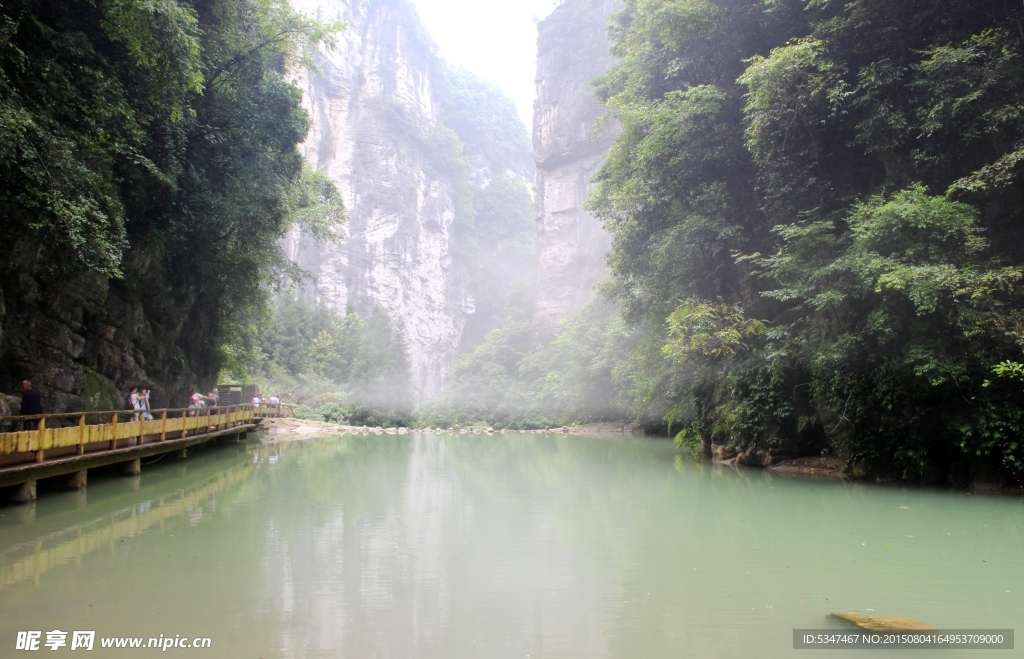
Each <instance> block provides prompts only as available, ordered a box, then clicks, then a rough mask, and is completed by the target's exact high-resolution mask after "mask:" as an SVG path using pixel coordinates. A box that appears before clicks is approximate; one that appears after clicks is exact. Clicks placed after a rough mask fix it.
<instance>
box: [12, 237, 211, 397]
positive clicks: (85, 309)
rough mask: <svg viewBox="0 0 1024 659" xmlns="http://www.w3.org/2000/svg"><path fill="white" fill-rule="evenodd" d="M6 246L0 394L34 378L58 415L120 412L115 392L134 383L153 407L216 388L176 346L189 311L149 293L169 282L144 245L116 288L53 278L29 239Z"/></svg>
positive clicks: (94, 280) (97, 280) (85, 277)
mask: <svg viewBox="0 0 1024 659" xmlns="http://www.w3.org/2000/svg"><path fill="white" fill-rule="evenodd" d="M8 248H9V249H8V251H7V253H6V255H5V259H4V260H3V261H2V262H0V391H3V392H9V393H15V392H17V391H18V390H19V383H20V381H21V380H22V379H29V380H32V382H33V384H35V386H36V388H37V389H39V391H40V393H42V394H43V409H44V411H46V412H48V413H60V412H65V411H69V410H70V411H75V410H81V409H87V410H109V409H111V408H114V409H119V408H121V407H123V404H124V401H123V398H122V394H121V393H119V391H120V392H124V391H126V390H127V387H128V386H130V385H134V384H140V385H148V386H150V387H152V388H153V389H154V391H153V404H154V406H155V407H162V406H167V405H172V404H183V403H184V400H185V398H186V395H185V394H186V391H187V387H188V385H189V384H192V383H194V382H196V381H197V380H198V381H200V382H202V383H204V384H205V383H209V382H212V377H213V375H215V374H214V373H211V372H201V373H195V372H193V371H192V370H191V369H190V368H189V367H188V366H187V364H189V363H195V361H194V360H190V359H188V358H187V356H186V355H185V354H184V353H183V352H182V350H181V348H179V347H178V345H177V344H178V342H179V340H181V339H182V337H183V333H184V330H185V326H186V319H187V316H188V314H187V311H188V307H187V306H186V305H181V306H180V307H179V306H175V305H173V304H167V303H165V302H163V301H161V299H159V297H158V296H153V295H147V294H145V291H147V290H149V291H152V290H161V285H162V284H161V282H162V281H163V276H162V274H161V272H160V267H159V266H158V265H156V263H157V261H158V260H157V259H155V258H154V256H153V254H151V253H150V252H149V251H148V250H147V249H146V248H145V247H142V246H139V247H133V249H132V250H130V251H129V252H128V253H127V254H126V259H125V264H124V266H125V274H126V276H125V278H124V279H123V280H115V281H108V280H107V279H106V278H104V277H101V276H99V275H96V274H93V273H83V274H79V275H77V276H73V277H70V278H55V277H53V276H52V275H51V274H50V273H49V271H48V268H47V265H46V263H45V261H44V260H43V259H41V258H40V256H39V254H38V253H37V251H36V249H34V247H33V246H32V245H31V244H29V242H28V241H18V242H16V243H15V244H13V245H8ZM10 411H13V412H14V413H17V409H16V408H15V409H13V410H10ZM2 413H3V411H2V410H0V415H2Z"/></svg>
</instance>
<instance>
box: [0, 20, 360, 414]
mask: <svg viewBox="0 0 1024 659" xmlns="http://www.w3.org/2000/svg"><path fill="white" fill-rule="evenodd" d="M336 27H337V26H328V25H323V24H321V23H318V22H315V21H312V20H309V19H307V18H305V17H303V16H301V15H300V14H297V13H295V12H294V11H292V9H291V8H290V7H289V5H288V3H287V2H285V1H284V0H154V1H152V2H133V1H130V0H103V1H101V2H74V1H70V0H67V1H65V0H54V1H51V0H47V1H45V2H43V1H40V0H14V1H12V2H5V3H3V5H2V7H0V173H2V175H0V235H2V236H3V239H2V241H3V243H4V245H5V251H6V255H7V258H8V262H7V263H6V264H5V267H4V273H3V290H4V293H5V297H4V299H5V302H6V304H5V305H2V304H0V316H3V315H6V322H5V323H4V324H5V325H8V326H7V327H5V329H4V333H3V334H2V335H0V346H2V352H3V355H2V360H3V364H4V366H3V371H4V373H5V375H8V376H9V378H8V379H11V380H12V381H13V380H16V379H17V378H18V377H19V376H23V377H30V376H32V375H33V372H34V371H36V372H38V371H50V370H52V371H54V373H55V375H54V376H53V378H52V379H53V380H54V381H49V380H46V381H42V382H40V384H41V385H42V386H43V387H44V389H46V390H48V391H49V390H58V389H59V390H61V391H62V392H63V393H64V394H67V395H70V396H72V397H74V396H76V395H80V394H81V391H76V389H80V386H79V384H80V383H78V384H76V382H77V380H76V378H74V377H72V376H71V374H69V373H67V371H69V370H70V371H73V372H78V371H80V370H81V365H82V364H83V363H84V364H85V365H86V366H96V367H97V369H98V370H99V371H103V373H102V377H104V378H106V379H107V380H108V381H113V382H116V383H117V385H119V386H123V385H125V384H126V383H127V380H128V378H134V377H142V376H144V375H145V376H146V377H149V378H156V379H158V380H159V379H160V378H161V377H163V378H165V381H163V382H161V383H160V384H162V385H163V386H161V387H159V389H158V394H157V395H158V396H159V397H160V399H161V400H162V401H166V400H167V399H166V397H167V396H168V394H169V393H171V392H172V391H173V390H178V391H177V393H178V394H180V393H182V392H181V391H180V389H181V387H183V386H187V384H189V381H190V380H191V381H193V382H194V383H196V384H198V382H197V381H203V382H205V383H208V382H209V381H210V379H212V376H214V375H215V374H216V373H217V371H218V370H219V367H220V365H221V364H222V363H223V362H224V360H225V354H224V346H225V344H226V342H227V340H228V339H229V338H230V337H231V336H232V335H233V334H234V333H235V332H236V328H237V327H238V326H239V325H240V324H244V323H246V322H248V321H247V319H248V318H250V317H251V316H252V315H253V314H254V313H259V312H260V310H261V309H263V308H264V306H265V304H266V301H267V291H268V285H269V284H270V283H271V282H272V281H274V280H275V279H277V278H279V277H280V276H281V275H283V274H285V271H286V266H287V264H286V263H284V261H283V260H282V259H281V257H280V250H279V248H278V246H277V241H278V240H279V238H280V237H281V236H282V235H283V233H284V231H285V230H286V229H287V228H288V226H289V225H290V224H291V223H292V222H293V221H296V220H300V221H307V222H308V223H309V224H310V226H311V230H314V231H321V232H322V231H329V229H330V226H331V225H334V224H336V223H337V222H339V221H341V220H342V219H343V217H344V212H343V209H342V208H341V205H340V201H339V200H338V199H337V195H336V192H335V191H334V189H333V186H331V185H329V184H328V183H327V182H326V181H325V180H324V179H322V178H321V177H318V176H317V175H314V174H311V173H309V172H304V165H303V161H302V158H301V157H300V155H299V154H298V152H297V150H296V145H297V144H298V143H300V142H301V141H302V140H303V139H304V138H305V136H306V132H307V129H308V126H309V121H308V118H307V116H306V114H305V112H304V111H303V110H302V109H301V107H300V100H301V95H300V92H299V90H298V88H296V87H295V86H294V85H293V84H292V83H291V82H289V80H288V78H287V76H286V72H287V70H288V69H289V67H292V66H297V65H300V64H302V63H304V62H305V61H306V59H307V55H308V54H309V53H310V52H311V49H313V48H315V47H317V46H318V45H319V44H321V43H323V42H324V41H325V40H326V39H328V38H329V35H330V32H331V31H332V30H334V29H336ZM90 274H91V275H92V276H93V278H94V279H97V280H98V281H100V282H102V285H100V284H97V285H96V286H93V288H94V289H96V290H97V291H98V293H97V294H96V295H95V296H94V297H96V298H97V300H96V301H95V303H94V306H90V304H84V307H85V308H84V309H82V308H78V309H77V310H76V309H75V308H72V310H71V312H70V314H64V315H65V316H67V315H70V316H72V317H73V318H72V319H70V320H69V319H68V318H66V317H62V316H61V314H60V310H57V311H53V310H51V309H49V308H48V307H47V306H46V303H47V301H53V300H57V299H60V298H61V296H62V294H63V293H65V292H66V291H65V289H66V287H67V283H68V281H75V280H76V278H79V277H81V276H83V275H90ZM26 282H32V283H31V285H29V284H26ZM108 288H109V289H110V290H111V291H112V293H111V295H107V294H106V292H105V291H107V289H108ZM111 296H113V297H111ZM65 297H66V296H65ZM113 298H116V299H118V300H119V301H120V302H119V304H121V305H122V306H121V307H119V309H122V310H123V311H124V313H125V314H128V313H132V314H134V313H136V312H137V313H138V314H139V315H140V317H139V318H134V319H125V318H116V317H113V316H117V315H118V314H119V313H120V312H119V311H118V310H117V309H113V310H110V309H103V311H102V312H101V309H100V308H101V307H103V306H104V304H106V305H107V306H108V307H109V304H110V299H113ZM37 301H38V302H37ZM37 307H38V308H39V310H40V312H41V313H43V314H49V315H54V316H57V319H56V320H57V322H60V323H65V324H66V325H67V326H68V327H70V330H71V331H76V332H79V333H80V334H82V335H84V339H83V341H84V343H85V345H86V346H87V348H86V349H85V351H84V352H83V351H82V350H81V349H77V350H76V349H72V350H70V351H69V353H68V354H69V355H70V358H72V359H73V360H74V361H72V362H67V363H65V362H59V364H58V366H57V367H56V368H54V369H47V368H46V367H45V362H46V359H48V358H47V357H46V356H45V355H43V356H40V355H37V354H36V352H38V351H39V350H40V349H41V348H39V346H38V345H37V344H33V343H32V342H31V341H28V342H26V341H21V343H20V344H18V345H17V346H16V347H15V348H12V347H11V345H10V342H11V341H14V340H17V339H16V337H17V336H18V335H19V334H21V331H20V330H21V329H23V325H22V326H21V327H20V328H19V326H15V325H11V324H10V323H22V322H23V321H24V318H25V314H29V315H31V314H32V313H35V312H34V311H32V309H35V308H37ZM136 310H137V311H136ZM99 316H103V317H104V318H105V319H107V320H109V323H108V324H109V325H111V326H113V329H111V330H110V331H107V330H105V329H103V327H100V326H96V327H92V326H90V318H92V317H99ZM122 322H123V323H129V324H133V325H139V324H140V323H142V324H145V325H146V327H147V329H146V332H145V333H146V334H147V336H149V335H152V336H153V337H155V338H153V339H152V340H148V341H145V342H144V341H142V340H141V339H138V340H137V341H136V345H135V352H134V353H129V354H127V355H125V356H124V358H123V359H114V360H113V361H114V362H125V361H126V360H127V361H132V362H133V363H137V364H138V366H139V368H138V369H134V370H133V369H127V370H125V369H123V368H121V367H120V366H118V365H117V364H114V365H106V364H104V363H102V362H103V359H102V358H100V357H97V355H96V354H95V352H94V350H93V349H92V347H91V346H93V344H94V343H95V342H94V341H93V339H92V338H91V337H92V336H93V335H94V336H96V341H108V340H116V339H113V338H111V337H114V335H116V334H117V332H118V324H119V323H122ZM107 334H109V335H110V336H107ZM131 341H132V338H131V337H128V338H125V340H124V341H122V342H121V343H123V344H124V345H125V346H127V345H130V343H131ZM143 343H145V345H142V344H143ZM72 344H74V341H72ZM54 347H58V346H54ZM66 358H68V355H65V356H63V357H62V358H61V359H66ZM147 362H148V366H146V364H147ZM176 364H180V365H181V366H177V365H176ZM142 367H146V368H148V369H149V370H150V372H149V374H148V375H146V374H145V373H144V372H143V371H142V370H141V368H142ZM167 378H173V379H172V380H170V381H166V379H167ZM78 379H81V378H78ZM64 380H67V381H68V382H67V383H66V382H64ZM5 386H9V384H5ZM169 390H172V391H169Z"/></svg>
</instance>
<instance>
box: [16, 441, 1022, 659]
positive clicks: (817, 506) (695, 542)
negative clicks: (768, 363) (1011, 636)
mask: <svg viewBox="0 0 1024 659" xmlns="http://www.w3.org/2000/svg"><path fill="white" fill-rule="evenodd" d="M90 478H91V481H90V484H89V489H88V491H87V492H85V493H44V494H42V496H41V497H40V500H39V502H38V503H36V504H35V505H34V506H31V507H21V508H15V507H6V508H0V647H2V648H4V650H3V651H2V652H0V656H4V657H7V656H18V655H20V654H22V653H20V652H19V653H15V652H13V648H14V647H15V642H16V636H17V632H18V631H26V630H39V631H42V632H43V640H44V641H45V632H47V631H51V630H63V631H70V630H92V631H96V632H97V639H100V638H104V637H111V638H112V637H143V638H147V639H148V638H149V637H158V636H159V635H161V634H162V635H163V636H164V637H165V638H167V637H176V635H181V636H182V637H186V638H193V637H209V638H210V639H211V647H210V648H209V649H202V650H185V649H180V648H171V649H170V650H168V651H167V652H166V653H164V654H166V656H175V655H189V656H193V655H194V656H201V657H207V658H209V659H213V658H217V657H224V658H230V659H244V658H252V659H273V658H297V659H306V658H318V657H345V658H351V659H370V658H380V659H419V658H423V659H428V658H429V659H470V658H472V659H503V658H509V659H513V658H514V659H540V658H542V657H543V658H552V659H554V658H561V657H574V658H575V657H580V658H604V657H609V658H612V657H614V658H619V659H646V658H650V659H669V658H673V659H674V658H684V657H686V658H689V657H698V658H702V659H716V658H730V659H732V658H747V657H751V658H753V657H759V658H774V657H793V656H797V657H803V658H805V659H815V658H817V657H834V656H835V653H834V652H825V651H817V650H801V651H794V650H793V629H795V628H825V627H837V628H844V627H843V624H842V623H839V624H836V623H833V622H830V621H829V619H828V618H827V615H828V614H829V613H830V612H833V611H841V612H849V611H860V612H861V613H866V614H867V615H876V616H901V617H908V618H912V619H916V620H921V621H924V622H927V623H929V624H931V625H933V626H935V627H938V628H946V629H948V628H957V629H963V628H981V629H992V628H1013V627H1014V626H1015V625H1020V623H1022V622H1024V598H1022V596H1024V531H1022V527H1024V501H1022V500H1021V498H1020V497H1010V496H982V495H972V494H968V493H964V492H952V491H930V490H923V489H908V488H903V487H893V486H879V485H870V484H861V483H843V482H831V481H813V480H801V479H796V478H785V477H779V476H776V475H772V474H769V473H766V472H762V471H756V470H743V471H735V470H732V469H727V468H721V467H715V466H712V465H708V464H703V463H700V462H695V461H693V460H690V459H688V458H685V457H682V456H679V455H678V452H677V451H676V450H675V449H674V447H673V446H672V444H671V443H670V442H668V441H664V440H654V439H641V438H622V437H618V438H607V437H605V438H595V437H578V436H562V435H557V436H554V435H553V436H540V435H497V436H479V435H469V436H460V437H452V436H442V437H437V436H424V435H408V436H388V435H383V436H374V435H370V436H362V435H358V436H343V437H325V438H318V439H315V440H309V441H302V442H294V443H283V444H276V445H271V444H260V443H258V442H252V441H250V442H248V443H226V444H222V445H221V446H218V447H211V448H209V449H206V450H203V451H199V452H197V453H196V454H195V455H194V456H192V457H190V458H189V459H187V460H183V461H179V460H176V459H174V458H167V459H165V460H162V461H160V462H158V463H156V464H153V465H147V466H146V467H144V469H143V475H142V476H141V477H136V478H134V479H124V478H115V477H109V478H103V477H93V476H92V475H90ZM1022 627H1024V626H1022ZM68 644H69V646H68V647H64V648H61V654H56V653H54V654H53V656H62V653H65V652H70V637H69V639H68ZM1021 645H1024V641H1020V642H1018V645H1017V647H1018V648H1020V647H1021ZM8 650H11V651H10V652H9V651H8ZM42 651H43V652H45V656H51V652H50V651H49V650H46V648H43V650H42ZM993 652H994V654H993ZM158 654H160V651H158V650H152V649H150V650H135V651H131V650H125V649H120V650H118V649H103V648H100V647H99V640H97V642H96V649H95V650H94V651H93V652H91V653H89V654H86V655H84V656H93V657H100V658H102V657H107V656H109V657H134V656H140V657H144V656H154V657H155V656H157V655H158ZM870 654H871V656H872V657H890V656H898V657H903V658H913V657H926V656H934V654H935V653H934V652H931V653H929V652H927V651H902V652H886V651H876V652H871V653H870ZM953 654H954V655H955V656H957V657H974V656H978V657H990V658H992V659H994V658H995V657H1022V656H1024V651H1022V650H1020V649H1018V650H1014V651H981V650H968V651H958V652H954V653H953ZM25 656H31V655H27V654H26V655H25ZM72 656H74V655H72Z"/></svg>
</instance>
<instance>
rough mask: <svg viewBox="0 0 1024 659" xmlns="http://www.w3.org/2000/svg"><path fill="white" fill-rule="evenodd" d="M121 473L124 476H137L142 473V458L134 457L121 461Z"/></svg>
mask: <svg viewBox="0 0 1024 659" xmlns="http://www.w3.org/2000/svg"><path fill="white" fill-rule="evenodd" d="M121 473H122V474H123V475H125V476H138V475H139V474H141V473H142V459H141V458H135V459H134V460H129V461H128V462H124V463H122V467H121Z"/></svg>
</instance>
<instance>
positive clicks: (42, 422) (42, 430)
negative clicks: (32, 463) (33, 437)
mask: <svg viewBox="0 0 1024 659" xmlns="http://www.w3.org/2000/svg"><path fill="white" fill-rule="evenodd" d="M45 439H46V417H45V416H44V417H43V418H41V419H39V450H38V451H36V462H42V461H43V459H44V457H45V455H44V451H43V440H45Z"/></svg>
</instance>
